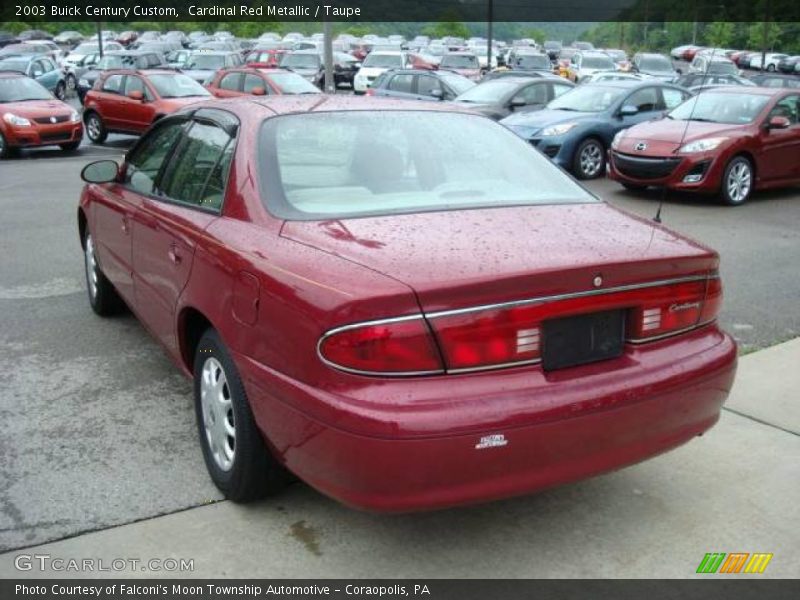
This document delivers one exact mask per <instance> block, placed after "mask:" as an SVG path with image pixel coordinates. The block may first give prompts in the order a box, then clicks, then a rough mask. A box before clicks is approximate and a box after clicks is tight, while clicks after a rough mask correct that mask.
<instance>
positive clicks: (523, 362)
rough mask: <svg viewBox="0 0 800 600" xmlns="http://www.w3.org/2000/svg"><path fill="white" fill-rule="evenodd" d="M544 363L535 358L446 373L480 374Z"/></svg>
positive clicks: (451, 370) (452, 370) (449, 370)
mask: <svg viewBox="0 0 800 600" xmlns="http://www.w3.org/2000/svg"><path fill="white" fill-rule="evenodd" d="M540 362H542V359H541V358H533V359H530V360H520V361H517V362H507V363H499V364H496V365H482V366H480V367H464V368H461V369H446V370H445V373H447V374H448V375H451V374H452V375H458V374H459V373H479V372H480V371H493V370H494V369H509V368H511V367H524V366H526V365H538V364H539V363H540Z"/></svg>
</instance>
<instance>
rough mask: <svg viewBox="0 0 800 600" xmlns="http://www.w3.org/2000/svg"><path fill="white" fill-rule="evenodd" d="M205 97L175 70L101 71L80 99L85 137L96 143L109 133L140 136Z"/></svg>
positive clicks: (198, 87)
mask: <svg viewBox="0 0 800 600" xmlns="http://www.w3.org/2000/svg"><path fill="white" fill-rule="evenodd" d="M208 96H210V93H209V92H208V90H206V89H205V88H204V87H203V86H202V85H200V84H199V83H197V82H196V81H195V80H194V79H192V78H191V77H189V76H188V75H184V74H182V73H176V72H175V71H170V70H166V69H165V70H159V69H153V70H147V71H139V70H133V69H117V70H111V71H104V72H103V73H102V75H100V77H98V78H97V81H96V82H95V84H94V87H93V88H92V89H91V90H89V91H88V92H87V93H86V96H85V97H84V101H83V121H84V123H86V134H87V135H88V136H89V139H90V140H92V142H94V143H96V144H102V143H103V142H104V141H105V139H106V137H108V134H109V133H112V132H116V133H130V134H134V135H140V134H142V133H143V132H144V131H145V130H146V129H147V128H148V127H150V125H152V124H153V123H154V122H155V121H157V120H158V119H161V118H162V117H164V116H166V115H169V114H171V113H173V112H175V111H176V110H178V109H179V108H183V107H184V106H186V105H188V104H192V103H194V102H197V101H199V100H203V99H206V98H208Z"/></svg>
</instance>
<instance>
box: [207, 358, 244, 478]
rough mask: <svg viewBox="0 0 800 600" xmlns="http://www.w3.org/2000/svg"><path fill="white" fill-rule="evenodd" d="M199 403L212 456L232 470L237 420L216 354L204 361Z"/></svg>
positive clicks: (227, 469)
mask: <svg viewBox="0 0 800 600" xmlns="http://www.w3.org/2000/svg"><path fill="white" fill-rule="evenodd" d="M200 403H201V406H202V409H203V426H204V428H205V432H206V441H207V442H208V449H209V451H210V453H211V456H213V457H214V462H216V463H217V466H218V467H219V468H220V469H221V470H223V471H230V469H231V467H232V466H233V459H234V456H235V453H236V422H235V420H234V416H233V403H232V402H231V391H230V389H229V387H228V379H227V377H226V375H225V369H223V367H222V364H221V363H220V362H219V361H218V360H217V359H216V358H213V357H209V358H207V359H206V361H205V362H204V363H203V370H202V375H201V378H200Z"/></svg>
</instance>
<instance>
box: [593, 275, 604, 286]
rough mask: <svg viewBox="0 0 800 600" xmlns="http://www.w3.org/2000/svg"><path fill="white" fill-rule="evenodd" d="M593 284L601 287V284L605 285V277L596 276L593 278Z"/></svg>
mask: <svg viewBox="0 0 800 600" xmlns="http://www.w3.org/2000/svg"><path fill="white" fill-rule="evenodd" d="M592 285H594V287H596V288H599V287H600V286H601V285H603V278H602V277H600V275H597V276H595V278H594V279H593V280H592Z"/></svg>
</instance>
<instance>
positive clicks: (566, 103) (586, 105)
mask: <svg viewBox="0 0 800 600" xmlns="http://www.w3.org/2000/svg"><path fill="white" fill-rule="evenodd" d="M627 91H628V90H627V89H626V88H621V87H605V86H599V85H598V86H595V85H592V86H585V87H584V86H580V87H576V88H575V89H572V90H570V91H569V92H567V93H566V94H563V95H562V96H559V97H558V98H556V99H555V100H553V101H552V102H550V104H548V105H547V108H555V109H560V110H574V111H577V112H601V111H604V110H606V109H607V108H608V107H609V106H611V105H612V104H613V103H614V102H615V101H616V100H617V99H618V98H619V97H620V96H622V95H623V94H624V93H625V92H627Z"/></svg>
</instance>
